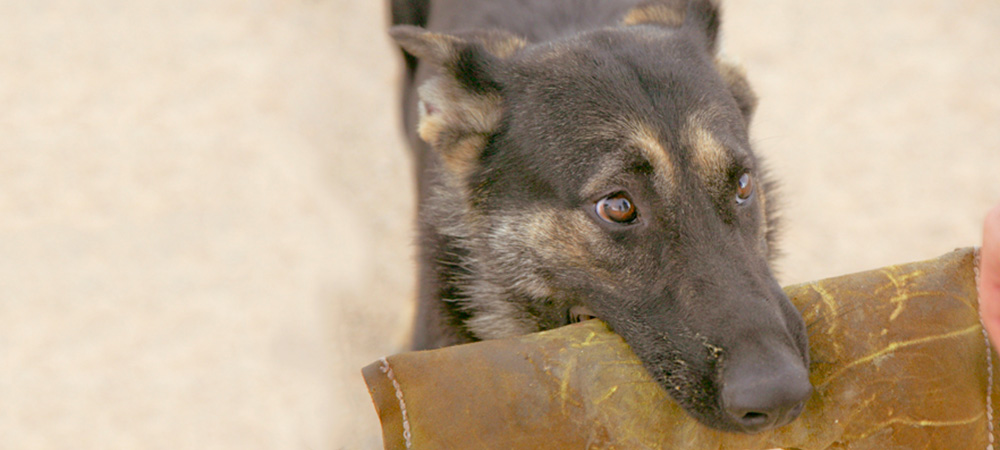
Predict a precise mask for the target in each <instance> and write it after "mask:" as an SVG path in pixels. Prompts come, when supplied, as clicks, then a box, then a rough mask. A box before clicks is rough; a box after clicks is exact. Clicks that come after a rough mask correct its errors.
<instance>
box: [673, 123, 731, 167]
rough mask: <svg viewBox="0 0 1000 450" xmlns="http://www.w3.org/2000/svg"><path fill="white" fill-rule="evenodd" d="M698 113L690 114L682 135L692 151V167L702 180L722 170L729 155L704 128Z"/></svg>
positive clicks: (726, 164) (726, 163) (727, 163)
mask: <svg viewBox="0 0 1000 450" xmlns="http://www.w3.org/2000/svg"><path fill="white" fill-rule="evenodd" d="M700 116H701V115H700V114H695V115H692V116H691V117H690V118H689V119H688V123H687V124H686V125H685V127H684V131H683V136H684V138H685V139H686V140H687V144H688V146H689V148H690V149H691V152H692V155H691V156H692V158H691V160H692V161H693V162H694V168H695V170H696V171H698V173H699V174H700V175H701V176H702V179H703V180H706V181H708V180H711V179H712V178H714V177H717V176H718V174H720V173H722V172H724V171H725V170H726V168H727V167H728V165H729V162H730V155H729V152H728V151H727V150H726V147H725V146H723V145H722V143H720V142H719V141H718V140H717V139H716V138H715V136H713V135H712V132H711V131H709V130H708V128H706V127H705V126H704V125H702V124H703V122H702V119H701V118H700Z"/></svg>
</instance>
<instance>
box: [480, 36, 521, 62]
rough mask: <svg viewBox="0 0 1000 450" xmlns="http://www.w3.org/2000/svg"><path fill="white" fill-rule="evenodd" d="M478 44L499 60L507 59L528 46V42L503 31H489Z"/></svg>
mask: <svg viewBox="0 0 1000 450" xmlns="http://www.w3.org/2000/svg"><path fill="white" fill-rule="evenodd" d="M479 42H480V43H481V44H482V45H483V47H484V48H486V51H488V52H490V53H491V54H493V55H494V56H497V57H499V58H509V57H510V56H511V55H513V54H514V53H516V52H517V51H518V50H520V49H522V48H524V47H525V46H527V45H528V41H526V40H524V39H522V38H520V37H519V36H515V35H513V34H510V33H507V32H505V31H490V32H488V34H487V35H486V36H485V37H484V38H482V39H480V41H479Z"/></svg>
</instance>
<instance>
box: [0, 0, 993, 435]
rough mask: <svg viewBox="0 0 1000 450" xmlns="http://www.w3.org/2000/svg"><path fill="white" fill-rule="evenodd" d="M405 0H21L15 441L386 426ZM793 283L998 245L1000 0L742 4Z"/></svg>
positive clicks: (14, 165)
mask: <svg viewBox="0 0 1000 450" xmlns="http://www.w3.org/2000/svg"><path fill="white" fill-rule="evenodd" d="M385 6H386V5H385V4H384V2H382V1H349V0H241V1H237V0H199V1H194V0H175V1H169V2H168V1H155V2H154V1H143V0H139V1H135V0H129V1H125V0H99V1H91V2H78V1H70V0H34V1H21V0H0V449H61V448H77V449H104V448H142V449H158V448H199V449H213V448H233V449H236V448H238V449H255V448H261V449H265V448H266V449H277V448H280V449H285V448H302V449H375V448H380V438H379V431H378V423H377V418H376V415H375V412H374V409H373V408H372V406H371V403H370V401H369V398H368V394H367V391H366V389H365V386H364V383H363V381H362V379H361V376H360V369H361V367H363V366H365V365H367V364H369V363H371V362H373V361H375V360H376V359H378V358H379V357H381V356H383V355H386V354H391V353H395V352H398V351H400V350H402V349H404V348H405V340H406V336H407V334H408V332H409V328H410V325H409V323H410V319H411V316H412V313H413V304H412V298H413V296H414V295H413V293H414V258H413V255H414V246H413V244H412V242H413V236H412V233H411V229H412V226H411V225H412V223H413V209H414V208H413V189H412V187H411V185H412V177H411V171H410V161H409V155H408V152H407V150H406V148H405V147H404V144H403V140H402V139H401V137H400V136H401V135H400V131H399V126H398V123H399V119H398V117H399V112H398V98H397V81H398V77H399V74H400V58H399V56H398V55H397V53H396V51H395V49H394V48H393V47H392V45H391V44H390V42H389V41H388V39H387V38H386V34H385V29H386V24H387V13H386V7H385ZM725 12H726V15H725V20H724V24H723V32H724V42H723V47H724V49H725V52H726V53H727V54H728V55H729V56H730V57H731V58H732V59H735V60H738V61H741V62H742V63H743V65H744V66H745V68H746V69H747V72H748V74H749V78H750V80H751V82H752V84H753V85H754V86H755V88H756V90H757V92H758V94H759V95H760V97H761V101H760V107H759V109H758V113H757V116H756V119H755V120H756V123H755V128H754V130H753V137H754V141H755V143H756V146H757V151H758V153H760V154H762V155H764V156H765V157H766V158H767V160H768V161H769V163H770V166H771V169H772V172H773V175H774V176H775V177H776V178H778V179H780V180H781V184H782V193H783V196H782V198H783V203H784V208H783V218H784V225H785V239H784V241H783V244H782V248H783V250H784V253H785V254H784V256H783V257H782V259H781V260H780V262H779V269H780V272H781V279H782V281H783V282H784V283H794V282H799V281H806V280H810V279H815V278H822V277H827V276H833V275H839V274H843V273H848V272H853V271H858V270H864V269H869V268H875V267H879V266H882V265H887V264H892V263H900V262H907V261H913V260H920V259H926V258H931V257H935V256H937V255H939V254H942V253H945V252H948V251H950V250H952V249H953V248H955V247H961V246H970V245H976V244H978V242H979V240H980V234H979V233H980V225H981V220H982V218H983V216H984V214H985V212H986V210H987V209H988V208H989V207H990V206H991V205H992V204H994V203H996V202H998V201H1000V46H998V45H997V42H1000V3H997V2H996V1H994V0H879V1H870V0H824V1H810V2H802V1H798V0H730V1H728V2H725Z"/></svg>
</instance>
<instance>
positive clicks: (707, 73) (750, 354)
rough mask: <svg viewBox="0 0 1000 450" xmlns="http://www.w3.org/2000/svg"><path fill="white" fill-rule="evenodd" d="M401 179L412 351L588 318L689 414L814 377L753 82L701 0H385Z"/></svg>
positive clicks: (752, 412) (778, 411)
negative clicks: (784, 254) (414, 222)
mask: <svg viewBox="0 0 1000 450" xmlns="http://www.w3.org/2000/svg"><path fill="white" fill-rule="evenodd" d="M391 16H392V23H393V24H394V26H393V27H392V28H391V30H390V34H391V35H392V37H393V38H394V39H395V41H396V42H397V43H398V45H399V46H400V47H401V49H402V51H403V54H404V60H405V66H406V69H405V75H404V76H403V89H402V91H403V104H404V106H403V122H404V126H405V129H406V130H407V135H408V138H409V141H410V143H411V146H412V149H413V152H414V162H415V166H416V178H417V191H418V196H419V199H418V208H417V210H418V229H419V294H418V295H419V299H418V300H419V304H418V308H417V319H416V323H415V331H414V336H413V345H414V348H415V349H431V348H438V347H443V346H449V345H455V344H461V343H466V342H472V341H477V340H482V339H496V338H504V337H509V336H514V335H521V334H526V333H532V332H537V331H541V330H547V329H551V328H556V327H560V326H563V325H567V324H569V323H572V322H576V321H580V320H585V319H590V318H598V319H600V320H602V321H604V322H605V323H606V324H607V325H608V326H609V327H610V328H611V329H612V330H613V331H615V332H616V333H618V334H619V335H621V337H622V338H623V339H624V340H625V342H626V343H628V345H629V346H630V347H631V348H632V350H633V351H634V352H635V354H636V355H637V356H638V358H639V359H640V360H641V361H642V362H643V364H644V366H645V368H646V369H647V370H648V371H649V373H650V374H651V375H652V378H653V379H655V380H656V382H658V383H659V384H660V385H661V386H662V387H663V388H664V389H666V390H667V391H668V392H669V393H670V394H671V396H672V397H673V398H674V399H675V400H676V401H677V402H678V403H679V404H680V405H681V406H682V407H683V408H684V409H685V411H686V412H687V413H688V414H690V415H691V416H693V417H694V418H696V419H697V420H699V421H700V422H701V423H703V424H705V425H708V426H710V427H714V428H717V429H721V430H725V431H731V432H744V433H753V432H759V431H762V430H766V429H769V428H773V427H777V426H781V425H784V424H786V423H788V422H790V421H791V420H793V419H794V418H795V417H797V416H798V415H799V413H800V412H801V410H802V409H803V405H804V404H805V401H806V400H807V399H808V397H809V396H810V394H811V392H812V386H811V385H810V383H809V378H808V367H809V357H808V350H807V347H808V342H807V341H808V339H807V335H806V331H805V326H804V324H803V320H802V317H801V315H800V314H799V313H798V311H797V310H796V309H795V308H794V307H793V306H792V304H791V302H790V301H789V299H788V298H787V297H786V296H785V295H784V293H783V292H782V290H781V287H780V286H779V285H778V283H777V281H776V280H775V278H774V276H773V274H772V271H771V269H770V260H771V259H773V255H774V253H775V250H774V238H775V230H776V224H775V219H774V209H775V207H774V205H775V203H774V200H773V198H772V195H771V184H772V183H770V182H769V181H768V179H767V177H766V173H765V170H764V167H763V165H762V163H761V161H760V159H759V158H758V157H757V156H755V154H754V152H753V151H752V149H751V145H750V141H749V137H748V127H749V124H750V120H751V117H752V115H753V112H754V108H755V107H756V102H757V99H756V96H755V94H754V93H753V91H752V90H751V88H750V85H749V84H748V82H747V80H746V77H745V75H744V74H743V72H742V70H741V69H740V68H738V67H736V66H734V65H731V64H728V63H726V62H724V61H722V60H720V59H719V58H718V57H717V56H716V52H717V51H716V47H717V46H718V44H717V41H718V31H719V24H720V15H719V6H718V4H717V2H715V1H709V0H692V1H684V0H652V1H640V0H520V1H516V2H515V1H508V2H504V1H498V0H392V2H391Z"/></svg>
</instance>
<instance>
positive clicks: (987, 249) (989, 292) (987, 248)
mask: <svg viewBox="0 0 1000 450" xmlns="http://www.w3.org/2000/svg"><path fill="white" fill-rule="evenodd" d="M979 317H980V318H982V319H983V326H984V327H985V328H986V332H987V333H988V334H989V335H990V340H991V341H992V342H993V348H1000V204H998V205H997V206H995V207H994V208H993V209H992V210H990V212H989V213H987V214H986V221H985V222H984V223H983V247H982V249H981V250H980V251H979Z"/></svg>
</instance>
